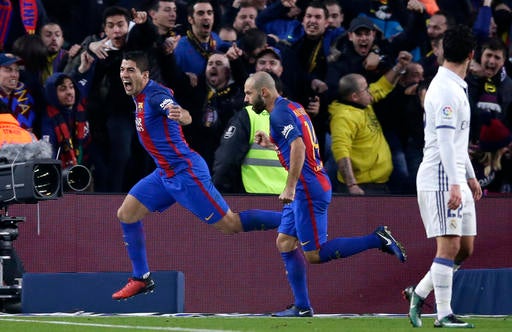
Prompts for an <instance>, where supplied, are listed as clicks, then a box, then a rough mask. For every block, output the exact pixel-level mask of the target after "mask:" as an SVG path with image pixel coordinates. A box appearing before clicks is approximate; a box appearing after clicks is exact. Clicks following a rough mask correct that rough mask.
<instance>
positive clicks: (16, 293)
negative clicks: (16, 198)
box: [0, 206, 25, 303]
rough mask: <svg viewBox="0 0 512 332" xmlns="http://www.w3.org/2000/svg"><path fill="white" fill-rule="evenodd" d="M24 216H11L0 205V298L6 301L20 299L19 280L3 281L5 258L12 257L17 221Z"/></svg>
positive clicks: (10, 258) (20, 220)
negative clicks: (7, 282) (12, 282)
mask: <svg viewBox="0 0 512 332" xmlns="http://www.w3.org/2000/svg"><path fill="white" fill-rule="evenodd" d="M24 221H25V217H11V216H9V214H8V213H7V206H2V207H0V300H1V301H4V300H7V301H8V302H11V303H12V302H20V301H21V280H20V279H18V282H17V283H14V284H11V283H10V282H9V284H6V283H5V282H4V281H6V280H5V278H4V276H5V275H4V273H5V268H4V264H5V263H6V261H7V260H12V259H14V251H13V242H14V240H16V238H17V237H18V223H20V222H24Z"/></svg>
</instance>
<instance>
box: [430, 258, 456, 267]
mask: <svg viewBox="0 0 512 332" xmlns="http://www.w3.org/2000/svg"><path fill="white" fill-rule="evenodd" d="M434 263H437V264H441V265H445V266H448V267H453V261H452V260H451V259H448V258H441V257H436V258H434Z"/></svg>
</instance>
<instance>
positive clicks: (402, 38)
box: [326, 10, 425, 100]
mask: <svg viewBox="0 0 512 332" xmlns="http://www.w3.org/2000/svg"><path fill="white" fill-rule="evenodd" d="M405 14H407V17H409V21H410V22H418V21H420V22H423V21H422V20H421V19H420V17H417V16H419V15H420V14H419V13H418V12H415V11H412V10H408V11H406V13H405ZM422 29H423V30H424V29H425V28H424V26H423V25H422V24H418V23H415V24H412V23H411V25H410V26H407V27H406V28H404V31H403V32H402V33H400V34H398V35H395V36H393V38H392V39H384V38H381V36H382V31H381V30H380V29H379V28H378V27H377V26H376V25H375V23H374V21H373V20H372V19H371V18H370V17H368V16H357V17H355V18H353V19H352V20H351V21H350V25H349V28H348V32H347V34H346V35H343V36H341V37H340V38H338V39H337V40H336V41H335V42H334V43H333V45H332V46H331V54H330V55H329V58H328V70H327V78H326V82H327V85H328V87H329V97H330V100H333V99H335V98H336V94H337V91H338V80H339V78H340V77H342V76H344V75H347V74H350V73H357V74H360V75H363V76H364V77H365V78H366V79H367V80H368V82H370V83H373V82H375V81H377V80H378V79H379V78H380V77H381V76H382V75H383V74H384V73H385V72H387V71H388V70H389V69H390V68H392V67H393V65H394V63H395V62H394V61H395V58H396V57H397V55H398V54H399V53H400V51H404V50H405V51H411V50H413V49H414V48H415V47H416V46H417V40H416V35H417V34H418V33H420V32H421V30H422Z"/></svg>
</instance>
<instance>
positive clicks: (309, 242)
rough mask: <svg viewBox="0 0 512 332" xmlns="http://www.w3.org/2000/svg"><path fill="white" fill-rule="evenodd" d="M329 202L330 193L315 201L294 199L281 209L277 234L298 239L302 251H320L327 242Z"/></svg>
mask: <svg viewBox="0 0 512 332" xmlns="http://www.w3.org/2000/svg"><path fill="white" fill-rule="evenodd" d="M330 202H331V191H328V192H325V193H324V194H322V195H321V196H320V197H316V198H315V199H306V198H301V197H297V196H296V197H295V200H294V201H293V202H292V203H290V204H286V205H285V206H284V208H283V216H282V218H281V224H280V225H279V229H278V231H279V233H283V234H286V235H290V236H293V237H296V238H298V239H299V242H300V245H301V246H302V249H303V250H304V251H312V250H318V249H320V246H321V245H322V244H323V243H325V242H326V241H327V209H328V207H329V203H330Z"/></svg>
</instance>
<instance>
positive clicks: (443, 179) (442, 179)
mask: <svg viewBox="0 0 512 332" xmlns="http://www.w3.org/2000/svg"><path fill="white" fill-rule="evenodd" d="M437 176H438V190H441V191H447V190H448V189H449V188H448V176H447V175H446V173H445V171H444V167H443V164H442V163H441V162H440V163H439V164H438V165H437Z"/></svg>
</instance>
